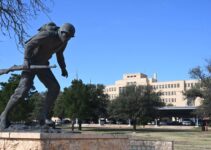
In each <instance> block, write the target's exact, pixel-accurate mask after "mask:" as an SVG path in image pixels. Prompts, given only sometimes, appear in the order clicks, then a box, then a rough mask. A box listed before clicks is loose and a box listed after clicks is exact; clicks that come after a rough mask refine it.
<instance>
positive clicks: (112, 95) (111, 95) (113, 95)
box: [109, 94, 117, 99]
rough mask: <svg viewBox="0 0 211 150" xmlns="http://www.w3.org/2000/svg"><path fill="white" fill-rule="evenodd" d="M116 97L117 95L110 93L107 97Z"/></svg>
mask: <svg viewBox="0 0 211 150" xmlns="http://www.w3.org/2000/svg"><path fill="white" fill-rule="evenodd" d="M116 97H117V95H116V94H110V95H109V98H110V99H115V98H116Z"/></svg>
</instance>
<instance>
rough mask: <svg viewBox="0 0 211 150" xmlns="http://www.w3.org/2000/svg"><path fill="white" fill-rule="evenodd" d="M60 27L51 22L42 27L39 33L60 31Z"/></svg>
mask: <svg viewBox="0 0 211 150" xmlns="http://www.w3.org/2000/svg"><path fill="white" fill-rule="evenodd" d="M58 29H59V27H58V26H57V25H56V24H55V23H54V22H49V23H47V24H44V25H43V26H41V27H40V28H39V29H38V31H39V32H42V31H58Z"/></svg>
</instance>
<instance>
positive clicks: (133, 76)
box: [127, 75, 136, 78]
mask: <svg viewBox="0 0 211 150" xmlns="http://www.w3.org/2000/svg"><path fill="white" fill-rule="evenodd" d="M135 77H136V75H128V76H127V78H135Z"/></svg>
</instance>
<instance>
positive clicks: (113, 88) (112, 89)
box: [105, 87, 116, 92]
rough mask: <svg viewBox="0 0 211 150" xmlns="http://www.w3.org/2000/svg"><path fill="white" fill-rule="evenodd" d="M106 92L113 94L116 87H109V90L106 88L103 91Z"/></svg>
mask: <svg viewBox="0 0 211 150" xmlns="http://www.w3.org/2000/svg"><path fill="white" fill-rule="evenodd" d="M105 91H106V92H113V91H116V87H111V88H107V89H105Z"/></svg>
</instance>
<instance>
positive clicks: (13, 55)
mask: <svg viewBox="0 0 211 150" xmlns="http://www.w3.org/2000/svg"><path fill="white" fill-rule="evenodd" d="M48 6H49V7H50V9H51V12H50V13H49V14H48V16H49V17H47V16H46V15H44V14H40V15H39V16H38V17H36V18H32V19H31V20H29V26H28V28H27V31H28V32H29V34H30V35H33V34H35V33H36V32H37V31H36V30H37V29H38V28H39V27H40V26H41V25H43V24H44V23H47V22H49V21H54V22H55V23H56V24H57V25H62V24H63V23H65V22H70V23H72V24H74V25H75V27H76V35H75V38H74V39H72V40H71V41H70V42H69V44H68V47H67V48H66V50H65V59H66V64H67V69H68V71H69V77H68V78H67V79H66V78H63V77H61V75H60V69H59V68H56V69H53V72H54V73H55V76H56V78H57V79H58V81H59V82H60V84H61V87H62V88H64V87H68V86H70V84H71V81H72V79H74V78H76V75H78V77H79V78H80V79H82V80H83V81H84V82H85V83H89V82H90V81H91V82H92V83H94V84H96V83H101V84H105V85H110V84H114V82H115V81H116V80H119V79H121V78H122V75H123V74H124V73H139V72H140V73H144V74H146V75H148V76H149V77H151V76H152V75H153V73H157V75H158V80H159V81H172V80H186V79H190V76H189V74H188V72H189V70H190V69H191V68H193V67H196V66H198V65H199V66H204V65H205V64H206V62H205V59H211V52H210V50H211V36H210V35H211V15H210V14H211V9H210V8H211V1H210V0H106V1H105V0H104V1H99V0H89V1H82V0H68V1H64V0H63V1H58V0H54V3H49V4H48ZM0 40H1V42H0V46H1V49H2V50H1V51H2V52H1V55H0V68H7V67H9V66H11V65H14V64H22V62H23V54H22V53H21V52H20V51H22V52H23V50H20V51H18V50H17V48H16V45H15V41H14V40H13V39H8V38H7V37H3V36H2V35H1V36H0ZM51 64H56V60H55V57H53V58H52V60H51ZM8 77H9V75H2V76H0V82H3V81H7V79H8ZM35 86H36V88H37V89H38V90H39V91H45V88H44V86H43V85H42V84H41V83H40V82H39V81H38V80H37V79H36V80H35Z"/></svg>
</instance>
